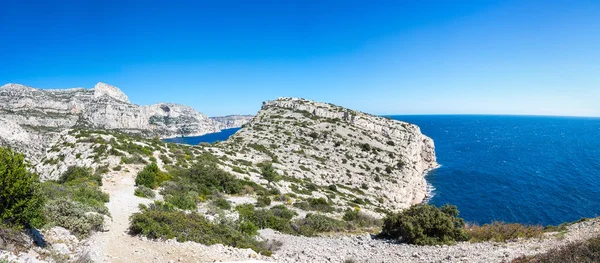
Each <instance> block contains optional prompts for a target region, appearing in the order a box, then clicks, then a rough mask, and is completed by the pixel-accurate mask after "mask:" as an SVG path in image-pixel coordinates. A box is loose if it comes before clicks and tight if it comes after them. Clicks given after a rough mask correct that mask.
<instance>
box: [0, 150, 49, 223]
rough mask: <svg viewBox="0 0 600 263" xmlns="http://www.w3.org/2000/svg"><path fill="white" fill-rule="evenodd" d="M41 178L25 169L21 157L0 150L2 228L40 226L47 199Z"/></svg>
mask: <svg viewBox="0 0 600 263" xmlns="http://www.w3.org/2000/svg"><path fill="white" fill-rule="evenodd" d="M39 184H40V182H39V178H38V177H37V176H36V175H35V174H32V173H29V172H28V171H27V170H26V168H25V161H24V157H23V155H22V154H19V153H15V152H14V151H12V150H10V149H6V148H0V224H9V225H12V226H14V227H22V226H25V227H29V226H33V227H36V226H41V225H42V224H43V223H44V219H43V215H42V213H41V209H42V207H43V205H44V199H43V197H42V195H41V193H40V191H39Z"/></svg>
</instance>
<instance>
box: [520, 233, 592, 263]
mask: <svg viewBox="0 0 600 263" xmlns="http://www.w3.org/2000/svg"><path fill="white" fill-rule="evenodd" d="M599 261H600V237H594V238H591V239H588V240H584V241H579V242H573V243H569V244H567V245H566V246H563V247H558V248H553V249H551V250H550V251H548V252H546V253H543V254H539V255H535V256H523V257H520V258H516V259H515V260H513V261H512V263H563V262H590V263H592V262H599Z"/></svg>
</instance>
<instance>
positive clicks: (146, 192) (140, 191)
mask: <svg viewBox="0 0 600 263" xmlns="http://www.w3.org/2000/svg"><path fill="white" fill-rule="evenodd" d="M133 194H134V195H135V196H138V197H143V198H154V197H156V193H154V191H152V189H150V188H148V187H146V186H143V185H140V186H138V187H136V188H135V191H134V193H133Z"/></svg>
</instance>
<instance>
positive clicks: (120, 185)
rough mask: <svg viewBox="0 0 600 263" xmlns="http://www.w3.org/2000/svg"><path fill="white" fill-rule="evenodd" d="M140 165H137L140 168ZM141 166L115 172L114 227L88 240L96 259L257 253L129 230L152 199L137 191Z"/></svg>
mask: <svg viewBox="0 0 600 263" xmlns="http://www.w3.org/2000/svg"><path fill="white" fill-rule="evenodd" d="M136 168H137V169H136ZM139 169H140V168H139V167H129V170H130V172H111V173H110V174H109V175H108V176H106V178H105V179H106V180H105V182H104V186H103V190H104V191H106V192H108V193H109V194H110V202H109V203H108V204H107V207H108V209H109V211H110V213H111V215H112V219H113V220H112V222H110V224H109V225H110V231H107V232H101V233H96V234H95V235H94V236H92V237H91V238H90V239H89V240H88V241H87V243H88V248H87V250H86V251H87V253H88V255H89V257H90V259H91V260H93V261H94V262H114V263H118V262H127V263H129V262H215V261H236V260H238V261H240V260H247V259H249V258H252V257H254V256H255V255H256V253H255V252H254V251H252V250H249V249H244V250H242V249H234V248H228V247H224V246H222V245H214V246H204V245H201V244H197V243H193V242H186V243H178V242H176V241H174V240H168V241H166V242H165V241H152V240H147V239H145V238H139V237H134V236H130V235H129V234H127V228H128V226H129V217H130V216H131V215H132V214H133V213H135V212H137V211H139V209H138V205H139V204H147V203H151V202H152V200H149V199H145V198H139V197H137V196H134V195H133V192H134V190H135V183H134V178H135V174H136V172H137V170H139Z"/></svg>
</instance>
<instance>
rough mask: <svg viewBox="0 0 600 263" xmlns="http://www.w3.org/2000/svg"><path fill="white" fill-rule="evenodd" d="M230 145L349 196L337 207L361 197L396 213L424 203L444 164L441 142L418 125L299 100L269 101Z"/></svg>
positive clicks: (287, 172)
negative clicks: (428, 176) (431, 173)
mask: <svg viewBox="0 0 600 263" xmlns="http://www.w3.org/2000/svg"><path fill="white" fill-rule="evenodd" d="M226 144H229V145H230V146H232V147H234V148H235V147H237V148H240V149H241V151H244V148H246V147H250V148H254V149H255V150H256V149H258V151H259V152H262V154H263V160H267V161H268V160H272V161H274V162H276V163H275V164H274V166H275V167H277V168H278V169H279V170H280V172H281V173H282V174H285V175H288V176H291V177H293V178H297V179H300V180H305V181H309V182H311V183H314V184H316V185H320V186H325V187H327V186H329V185H337V186H339V187H337V189H338V190H339V191H346V190H347V193H346V194H347V196H345V197H338V198H340V199H341V200H338V201H337V203H344V202H349V203H351V202H353V201H355V202H356V200H352V194H357V193H358V195H359V196H362V197H363V198H364V200H363V201H364V202H366V203H370V204H372V205H373V206H379V205H382V206H383V207H387V208H391V209H402V208H406V207H408V206H410V205H411V204H414V203H419V202H421V201H422V200H423V199H424V198H425V197H426V191H427V184H426V182H425V179H424V174H425V172H426V171H427V170H429V169H432V168H435V167H437V165H438V164H437V162H436V157H435V150H434V144H433V141H432V140H431V139H430V138H429V137H427V136H425V135H423V134H422V133H421V131H420V129H419V128H418V127H417V126H416V125H413V124H409V123H405V122H400V121H396V120H390V119H386V118H382V117H378V116H374V115H370V114H366V113H362V112H357V111H353V110H349V109H345V108H342V107H338V106H335V105H332V104H326V103H319V102H313V101H308V100H304V99H296V98H280V99H277V100H274V101H268V102H265V103H264V104H263V107H262V110H261V111H260V112H259V113H258V114H257V115H256V117H255V118H254V119H252V120H251V121H250V122H249V123H248V124H246V125H245V126H244V128H242V129H241V130H240V131H239V132H237V133H236V134H235V135H234V136H233V137H232V138H230V139H229V140H228V141H227V142H226ZM290 187H291V189H292V190H293V188H296V189H297V188H298V187H299V186H291V185H290ZM300 192H301V191H300ZM324 194H325V193H324ZM344 198H347V199H348V200H345V199H344Z"/></svg>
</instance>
